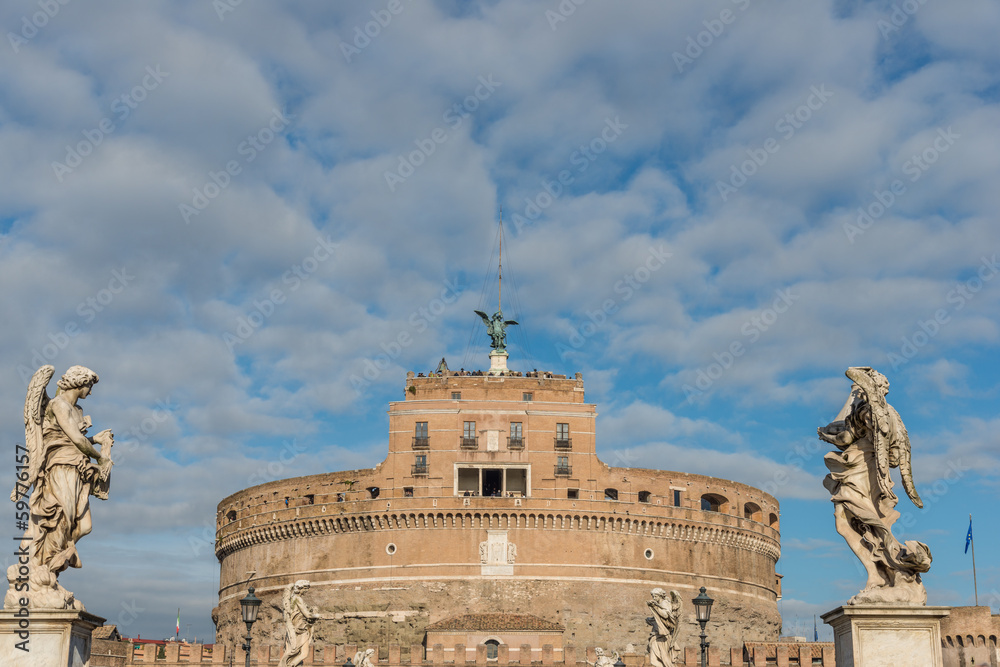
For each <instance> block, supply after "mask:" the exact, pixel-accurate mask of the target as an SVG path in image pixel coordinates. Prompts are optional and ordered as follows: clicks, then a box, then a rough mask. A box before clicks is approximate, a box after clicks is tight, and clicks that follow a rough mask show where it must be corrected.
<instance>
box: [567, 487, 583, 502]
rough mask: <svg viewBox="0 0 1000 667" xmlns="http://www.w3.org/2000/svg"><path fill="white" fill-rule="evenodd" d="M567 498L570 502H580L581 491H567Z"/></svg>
mask: <svg viewBox="0 0 1000 667" xmlns="http://www.w3.org/2000/svg"><path fill="white" fill-rule="evenodd" d="M566 497H567V498H569V499H570V500H579V499H580V489H566Z"/></svg>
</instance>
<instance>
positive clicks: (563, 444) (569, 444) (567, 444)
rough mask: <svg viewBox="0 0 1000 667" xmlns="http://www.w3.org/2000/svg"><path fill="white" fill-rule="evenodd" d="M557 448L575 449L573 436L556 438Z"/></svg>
mask: <svg viewBox="0 0 1000 667" xmlns="http://www.w3.org/2000/svg"><path fill="white" fill-rule="evenodd" d="M555 443H556V449H573V440H572V438H559V437H557V438H556V439H555Z"/></svg>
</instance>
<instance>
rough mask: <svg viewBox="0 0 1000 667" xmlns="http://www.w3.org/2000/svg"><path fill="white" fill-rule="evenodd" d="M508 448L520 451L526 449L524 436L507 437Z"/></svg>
mask: <svg viewBox="0 0 1000 667" xmlns="http://www.w3.org/2000/svg"><path fill="white" fill-rule="evenodd" d="M507 449H512V450H515V451H519V450H522V449H524V438H517V437H514V436H510V437H508V438H507Z"/></svg>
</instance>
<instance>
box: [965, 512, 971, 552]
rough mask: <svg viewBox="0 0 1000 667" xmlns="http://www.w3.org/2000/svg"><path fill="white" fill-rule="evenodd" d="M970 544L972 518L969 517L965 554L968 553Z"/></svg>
mask: <svg viewBox="0 0 1000 667" xmlns="http://www.w3.org/2000/svg"><path fill="white" fill-rule="evenodd" d="M970 544H972V517H971V516H970V517H969V534H968V535H966V536H965V553H969V545H970Z"/></svg>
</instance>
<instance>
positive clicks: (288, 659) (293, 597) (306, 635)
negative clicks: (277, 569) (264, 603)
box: [278, 579, 319, 667]
mask: <svg viewBox="0 0 1000 667" xmlns="http://www.w3.org/2000/svg"><path fill="white" fill-rule="evenodd" d="M307 590H309V581H308V580H307V579H299V580H298V581H296V582H295V583H294V584H289V585H288V586H287V587H286V588H285V592H284V594H283V595H282V598H281V602H282V618H283V619H284V622H285V652H284V654H283V655H282V656H281V662H280V663H278V664H279V667H300V665H301V664H302V663H303V662H304V661H305V659H306V654H308V653H309V644H311V643H312V638H313V624H314V623H315V622H316V621H317V620H318V619H319V616H317V615H316V610H315V609H310V608H309V607H307V606H306V603H305V601H304V600H303V599H302V594H303V593H305V592H306V591H307Z"/></svg>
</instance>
